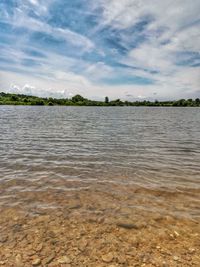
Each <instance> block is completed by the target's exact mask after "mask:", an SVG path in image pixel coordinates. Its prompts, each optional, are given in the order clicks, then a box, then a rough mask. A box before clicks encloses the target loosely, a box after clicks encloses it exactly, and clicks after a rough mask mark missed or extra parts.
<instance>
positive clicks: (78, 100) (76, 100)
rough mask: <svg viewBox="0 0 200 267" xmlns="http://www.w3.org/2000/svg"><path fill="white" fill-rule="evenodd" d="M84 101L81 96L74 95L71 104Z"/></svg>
mask: <svg viewBox="0 0 200 267" xmlns="http://www.w3.org/2000/svg"><path fill="white" fill-rule="evenodd" d="M84 100H85V98H84V97H82V96H81V95H75V96H73V97H72V102H74V103H77V102H83V101H84Z"/></svg>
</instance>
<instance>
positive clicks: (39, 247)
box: [35, 243, 43, 252]
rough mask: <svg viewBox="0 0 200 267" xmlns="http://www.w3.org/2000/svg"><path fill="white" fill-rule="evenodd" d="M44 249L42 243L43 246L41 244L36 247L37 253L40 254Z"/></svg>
mask: <svg viewBox="0 0 200 267" xmlns="http://www.w3.org/2000/svg"><path fill="white" fill-rule="evenodd" d="M42 249H43V244H42V243H41V244H39V245H38V246H37V247H36V249H35V250H36V251H37V252H39V251H41V250H42Z"/></svg>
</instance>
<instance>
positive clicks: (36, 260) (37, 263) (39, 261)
mask: <svg viewBox="0 0 200 267" xmlns="http://www.w3.org/2000/svg"><path fill="white" fill-rule="evenodd" d="M40 263H41V260H40V259H39V258H37V259H34V260H33V261H32V265H33V266H38V265H40Z"/></svg>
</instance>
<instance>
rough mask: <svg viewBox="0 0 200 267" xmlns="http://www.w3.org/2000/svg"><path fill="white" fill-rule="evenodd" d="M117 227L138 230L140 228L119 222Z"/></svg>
mask: <svg viewBox="0 0 200 267" xmlns="http://www.w3.org/2000/svg"><path fill="white" fill-rule="evenodd" d="M117 226H119V227H122V228H125V229H138V226H137V225H136V224H134V223H131V222H118V223H117Z"/></svg>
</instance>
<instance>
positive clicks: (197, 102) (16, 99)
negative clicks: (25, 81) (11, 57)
mask: <svg viewBox="0 0 200 267" xmlns="http://www.w3.org/2000/svg"><path fill="white" fill-rule="evenodd" d="M0 105H32V106H154V107H157V106H164V107H200V99H199V98H196V99H194V100H193V99H180V100H174V101H158V100H155V101H148V100H144V101H133V102H131V101H122V100H120V99H115V100H111V101H110V100H109V98H108V97H107V96H106V97H105V100H104V101H95V100H90V99H87V98H84V97H82V96H81V95H75V96H73V97H72V98H70V99H69V98H60V99H58V98H52V97H49V98H45V97H37V96H30V95H24V94H10V93H4V92H1V93H0Z"/></svg>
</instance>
